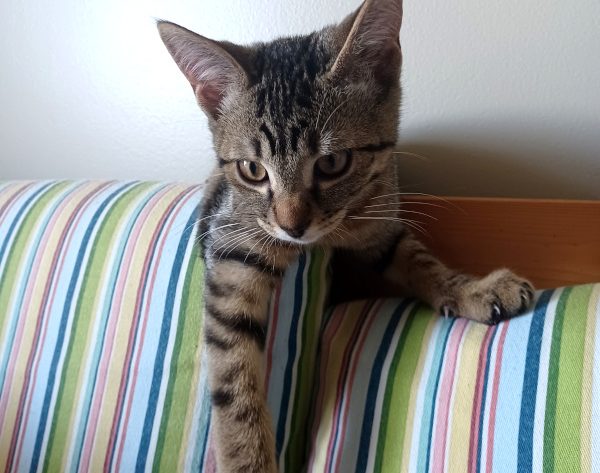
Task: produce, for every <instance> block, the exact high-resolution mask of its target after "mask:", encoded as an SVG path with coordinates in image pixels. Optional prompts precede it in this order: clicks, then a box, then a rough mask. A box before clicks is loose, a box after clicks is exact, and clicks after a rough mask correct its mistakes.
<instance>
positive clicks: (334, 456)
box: [308, 284, 600, 473]
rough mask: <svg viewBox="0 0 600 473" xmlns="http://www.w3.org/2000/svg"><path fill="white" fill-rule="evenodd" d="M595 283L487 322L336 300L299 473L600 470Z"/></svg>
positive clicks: (599, 314) (411, 306) (599, 310)
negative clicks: (306, 459) (308, 449)
mask: <svg viewBox="0 0 600 473" xmlns="http://www.w3.org/2000/svg"><path fill="white" fill-rule="evenodd" d="M599 323H600V284H599V285H587V286H578V287H574V288H565V289H557V290H553V291H544V292H541V293H539V294H538V299H537V303H536V306H535V309H534V310H533V311H532V312H531V313H530V314H528V315H526V316H523V317H519V318H517V319H514V320H511V321H509V322H506V323H503V324H500V325H499V326H497V327H486V326H484V325H479V324H475V323H472V322H468V321H466V320H464V319H457V320H455V319H448V320H444V319H443V318H439V317H437V316H435V315H434V314H432V312H431V310H430V309H428V308H425V307H423V306H421V305H418V304H416V303H414V302H411V301H409V300H404V301H397V300H380V301H365V302H358V303H352V304H348V305H343V306H340V307H337V308H336V309H335V310H334V312H333V314H332V316H331V318H330V319H329V320H328V322H327V325H326V327H325V328H324V332H323V334H322V340H321V344H322V356H321V363H320V369H321V372H320V375H319V390H318V394H317V396H316V397H317V403H316V406H317V407H316V410H315V412H316V415H315V419H316V421H315V422H314V425H313V443H312V453H311V458H310V467H309V470H308V471H309V472H333V471H335V472H340V473H350V472H357V473H358V472H367V471H368V472H386V473H388V472H389V473H391V472H394V473H395V472H442V471H447V472H452V473H454V472H499V473H506V472H529V471H535V472H545V473H550V472H598V471H600V326H599Z"/></svg>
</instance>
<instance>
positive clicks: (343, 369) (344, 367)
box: [325, 302, 372, 471]
mask: <svg viewBox="0 0 600 473" xmlns="http://www.w3.org/2000/svg"><path fill="white" fill-rule="evenodd" d="M371 306H372V303H370V302H367V303H365V304H364V306H363V309H362V312H361V314H360V318H359V320H363V319H364V317H365V316H366V314H367V313H368V311H369V309H370V307H371ZM362 327H363V325H362V324H361V323H357V324H356V325H355V327H354V329H353V331H352V335H351V337H350V340H349V343H348V344H347V345H346V348H345V349H344V355H343V357H342V364H341V365H340V373H339V375H338V380H337V393H336V398H335V404H334V405H335V408H334V410H333V419H334V422H333V430H332V433H331V435H330V436H329V443H328V445H327V463H326V464H325V471H331V460H332V458H333V457H332V455H331V452H332V451H333V442H334V439H335V433H336V431H337V430H338V428H337V427H338V422H337V421H335V419H338V420H339V415H340V410H341V408H342V397H343V392H344V381H345V379H346V373H347V372H348V364H349V363H350V357H351V355H352V348H353V347H354V345H355V343H356V339H357V338H358V337H359V335H360V332H361V329H362Z"/></svg>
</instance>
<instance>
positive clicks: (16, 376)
mask: <svg viewBox="0 0 600 473" xmlns="http://www.w3.org/2000/svg"><path fill="white" fill-rule="evenodd" d="M65 187H66V186H64V185H63V186H58V187H56V188H55V189H54V190H53V191H52V194H53V195H51V198H49V199H48V201H47V202H46V203H45V204H44V208H43V209H42V210H41V211H40V213H39V214H38V215H37V216H36V221H35V222H34V223H33V225H32V231H31V232H30V233H29V235H28V236H27V242H26V244H25V246H24V251H23V253H22V254H21V258H20V260H19V263H18V265H17V268H18V273H17V274H19V273H20V272H22V271H24V270H25V269H26V268H27V262H28V259H29V257H30V256H31V252H32V251H33V249H34V248H33V243H34V241H35V240H36V239H37V238H38V236H39V235H40V234H41V233H43V232H44V231H45V228H42V227H41V225H42V224H43V222H44V220H45V217H46V216H47V212H49V211H50V209H51V208H52V207H53V206H54V205H55V204H56V202H57V200H58V199H60V197H61V196H62V193H61V191H63V190H64V189H65ZM66 192H68V191H66ZM37 204H38V202H36V205H37ZM52 236H53V237H54V236H55V235H52ZM53 243H54V244H56V241H55V239H54V240H53V241H51V242H50V246H49V249H50V250H52V249H53V248H54V247H53V246H52V244H53ZM43 244H44V241H43V239H42V240H40V245H43ZM50 253H52V254H53V253H54V251H48V252H46V254H45V256H48V255H50ZM36 255H37V250H36ZM33 263H34V264H35V258H34V260H33ZM41 269H42V271H41V272H40V279H42V280H38V279H37V278H29V279H27V283H26V285H25V292H24V293H23V294H24V295H25V294H27V291H28V289H29V287H30V286H31V285H32V284H33V285H34V287H36V288H37V290H39V286H40V284H42V288H43V284H45V282H46V277H47V276H48V274H47V273H44V272H43V270H44V268H41ZM23 277H24V276H23ZM18 282H19V281H14V283H13V284H15V286H13V291H12V295H11V298H10V304H9V306H8V308H10V307H12V306H14V304H15V303H16V300H15V299H16V297H17V296H18V295H19V294H20V292H19V291H18V290H16V288H17V287H18V285H17V284H18ZM24 301H25V302H26V299H24ZM34 308H35V307H34ZM38 309H39V307H38ZM17 311H18V313H19V319H20V320H24V323H23V331H22V337H21V340H20V341H17V339H16V336H17V331H18V328H17V331H15V341H14V345H13V349H14V348H16V349H17V351H16V353H12V354H11V355H10V358H9V363H10V362H12V361H14V362H15V363H14V371H13V375H12V383H11V385H10V388H9V391H8V392H3V393H2V396H3V397H5V398H6V397H7V398H8V404H7V405H6V410H5V417H4V424H3V425H2V426H1V427H2V428H1V429H0V439H7V440H6V441H2V442H0V458H7V457H8V449H9V447H10V441H9V439H10V438H11V437H12V430H13V428H14V427H15V426H16V418H17V410H18V405H19V403H18V402H15V401H16V400H17V399H19V398H20V396H21V394H22V392H23V390H24V389H25V381H26V380H27V379H28V377H29V373H27V361H28V358H29V355H30V353H31V350H32V349H33V340H34V335H35V327H36V324H37V321H38V317H37V314H36V315H35V316H33V317H28V316H27V314H23V313H21V311H22V307H17V308H16V311H15V312H14V313H17ZM29 312H30V313H31V310H29ZM11 318H14V316H11ZM6 319H7V322H6V324H5V328H6V326H7V324H8V323H9V322H8V320H9V317H7V318H6ZM0 335H2V336H4V333H2V334H0ZM0 340H1V338H0ZM7 371H8V366H7ZM6 376H7V380H8V372H7V373H6ZM6 388H7V386H6V385H5V386H4V389H5V390H6Z"/></svg>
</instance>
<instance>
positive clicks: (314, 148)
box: [308, 130, 319, 154]
mask: <svg viewBox="0 0 600 473" xmlns="http://www.w3.org/2000/svg"><path fill="white" fill-rule="evenodd" d="M308 149H309V151H310V152H311V153H312V154H317V152H318V151H319V135H318V134H317V132H316V131H315V130H311V131H310V132H309V133H308Z"/></svg>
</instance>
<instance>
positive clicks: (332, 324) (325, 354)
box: [309, 304, 349, 472]
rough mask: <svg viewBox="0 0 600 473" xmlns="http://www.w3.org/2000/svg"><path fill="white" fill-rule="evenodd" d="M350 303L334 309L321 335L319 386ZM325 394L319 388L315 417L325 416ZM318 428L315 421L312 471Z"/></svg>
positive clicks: (312, 430)
mask: <svg viewBox="0 0 600 473" xmlns="http://www.w3.org/2000/svg"><path fill="white" fill-rule="evenodd" d="M348 308H349V306H348V304H343V305H339V306H338V307H336V308H335V309H334V311H333V313H332V314H331V318H330V319H329V323H328V324H327V326H326V327H325V330H324V331H323V335H322V337H321V342H320V345H321V353H322V359H321V362H320V363H319V364H320V375H319V386H325V385H326V384H327V382H326V378H327V365H328V363H329V350H331V349H332V347H333V344H332V340H333V339H334V338H335V335H336V333H337V331H338V330H339V328H340V326H341V325H342V321H343V320H344V319H345V318H346V314H347V313H348ZM326 348H328V350H326ZM324 395H325V389H319V394H318V397H317V404H316V405H317V410H316V413H315V414H316V415H315V417H314V419H322V418H323V404H324V403H323V396H324ZM318 430H319V423H318V422H316V421H315V422H314V424H313V426H312V429H311V441H310V442H311V446H312V448H311V449H310V461H309V464H310V465H311V469H310V472H312V471H313V469H312V465H314V456H315V452H316V450H317V440H318V439H317V434H318Z"/></svg>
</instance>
